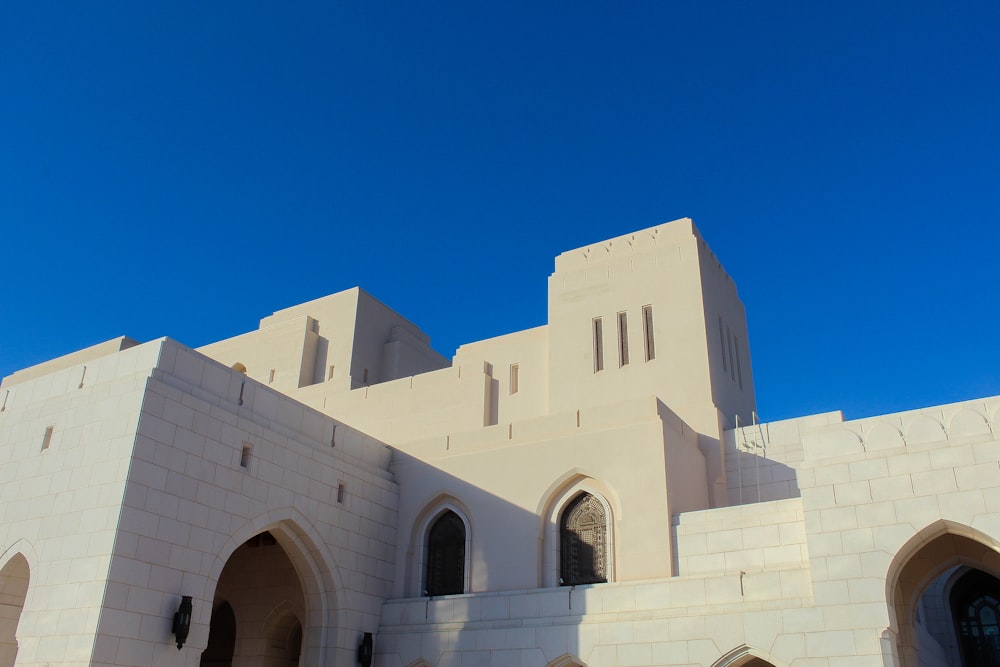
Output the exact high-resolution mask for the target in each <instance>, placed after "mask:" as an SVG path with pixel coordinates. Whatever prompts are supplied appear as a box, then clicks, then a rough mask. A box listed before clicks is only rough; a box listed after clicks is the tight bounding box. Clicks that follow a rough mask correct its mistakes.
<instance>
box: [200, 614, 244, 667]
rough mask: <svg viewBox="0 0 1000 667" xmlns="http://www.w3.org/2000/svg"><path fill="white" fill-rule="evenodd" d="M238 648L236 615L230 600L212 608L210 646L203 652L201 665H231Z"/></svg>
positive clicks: (204, 666)
mask: <svg viewBox="0 0 1000 667" xmlns="http://www.w3.org/2000/svg"><path fill="white" fill-rule="evenodd" d="M235 648H236V615H235V614H234V613H233V608H232V607H231V606H230V605H229V603H228V602H225V601H223V602H221V603H219V604H216V605H215V606H214V607H213V608H212V621H211V623H210V625H209V632H208V646H206V647H205V650H204V651H203V652H202V654H201V667H230V666H231V665H232V664H233V650H234V649H235Z"/></svg>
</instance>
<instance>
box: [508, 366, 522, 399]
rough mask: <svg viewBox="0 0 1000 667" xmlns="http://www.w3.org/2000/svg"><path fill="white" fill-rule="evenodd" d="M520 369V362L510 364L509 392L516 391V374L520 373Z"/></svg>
mask: <svg viewBox="0 0 1000 667" xmlns="http://www.w3.org/2000/svg"><path fill="white" fill-rule="evenodd" d="M520 370H521V368H520V364H511V365H510V393H512V394H516V393H517V382H518V377H517V376H518V374H519V373H520Z"/></svg>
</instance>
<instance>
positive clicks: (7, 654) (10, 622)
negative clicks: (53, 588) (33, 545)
mask: <svg viewBox="0 0 1000 667" xmlns="http://www.w3.org/2000/svg"><path fill="white" fill-rule="evenodd" d="M29 579H30V569H29V567H28V561H27V559H26V558H25V557H24V556H22V555H21V554H16V555H15V556H14V557H13V558H11V559H10V560H9V561H7V564H6V565H4V566H3V568H2V569H0V667H13V665H14V659H15V658H16V657H17V624H18V623H19V622H20V620H21V612H22V611H23V610H24V600H25V598H26V597H27V595H28V580H29Z"/></svg>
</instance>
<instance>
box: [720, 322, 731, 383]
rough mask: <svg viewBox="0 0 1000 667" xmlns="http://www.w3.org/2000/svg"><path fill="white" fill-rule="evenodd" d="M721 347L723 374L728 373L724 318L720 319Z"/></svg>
mask: <svg viewBox="0 0 1000 667" xmlns="http://www.w3.org/2000/svg"><path fill="white" fill-rule="evenodd" d="M719 345H720V346H721V347H722V372H723V373H728V372H729V369H728V368H726V336H725V334H724V333H723V331H722V317H719Z"/></svg>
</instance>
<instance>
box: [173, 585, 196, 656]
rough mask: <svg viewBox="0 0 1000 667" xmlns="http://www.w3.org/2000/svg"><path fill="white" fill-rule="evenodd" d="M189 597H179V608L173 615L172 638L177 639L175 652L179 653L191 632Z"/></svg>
mask: <svg viewBox="0 0 1000 667" xmlns="http://www.w3.org/2000/svg"><path fill="white" fill-rule="evenodd" d="M191 609H192V607H191V596H190V595H183V596H181V606H179V607H178V608H177V612H176V613H175V614H174V637H176V638H177V650H178V651H180V650H181V647H182V646H184V642H186V641H187V638H188V633H189V632H191Z"/></svg>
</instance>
